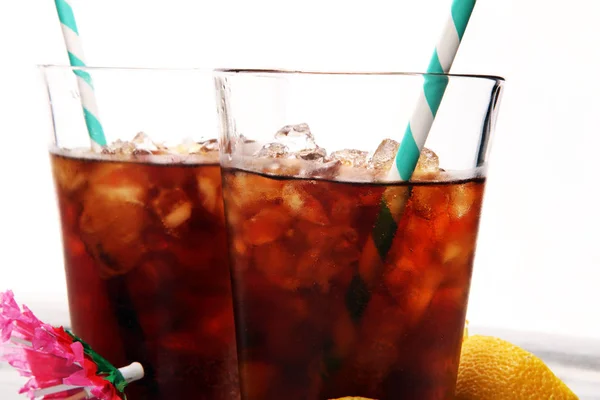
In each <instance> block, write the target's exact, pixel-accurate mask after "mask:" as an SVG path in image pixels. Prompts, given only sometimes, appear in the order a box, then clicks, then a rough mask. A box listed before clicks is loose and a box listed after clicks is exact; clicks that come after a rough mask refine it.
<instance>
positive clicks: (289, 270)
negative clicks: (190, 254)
mask: <svg viewBox="0 0 600 400" xmlns="http://www.w3.org/2000/svg"><path fill="white" fill-rule="evenodd" d="M425 78H427V79H429V80H430V81H435V80H439V83H440V84H445V85H447V90H446V95H445V97H444V100H443V102H442V104H441V106H440V108H439V111H438V114H437V118H436V120H435V123H434V125H433V128H432V130H431V132H430V134H429V136H428V138H427V141H426V143H425V148H424V149H423V150H422V151H421V154H420V158H419V161H418V165H417V168H416V170H415V172H414V174H413V176H412V179H411V180H410V181H409V182H406V181H404V182H403V181H400V180H398V179H394V178H391V177H390V169H391V168H393V163H394V157H395V154H396V152H397V150H398V146H399V142H400V141H401V140H402V138H403V136H404V135H405V132H406V128H407V124H408V121H410V120H411V115H412V112H413V109H414V105H415V103H416V102H417V98H418V97H419V94H420V92H421V90H422V87H423V81H424V79H425ZM215 83H216V88H217V91H218V99H219V102H218V103H219V104H218V105H219V114H220V123H221V155H220V157H221V167H222V169H221V174H222V176H223V197H224V201H225V216H226V221H227V229H228V248H229V253H230V268H231V275H232V282H233V298H234V300H233V303H234V315H235V321H236V332H237V343H238V360H239V368H240V381H241V395H242V398H243V399H246V400H279V399H287V400H307V399H315V400H317V399H318V400H325V399H337V398H342V397H346V396H360V397H365V398H370V399H379V400H397V399H403V400H413V399H414V400H438V399H451V398H453V392H454V387H455V380H456V373H457V368H458V358H459V352H460V344H461V339H462V335H463V328H464V323H465V313H466V307H467V300H468V296H469V285H470V281H471V272H472V265H473V258H474V255H475V244H476V239H477V231H478V225H479V219H480V212H481V206H482V199H483V194H484V188H485V182H486V166H487V159H488V152H489V140H490V136H491V134H492V130H493V128H494V123H495V118H496V113H497V109H498V102H499V96H500V92H501V87H502V83H503V80H502V79H501V78H496V77H475V76H449V75H439V76H427V77H426V76H424V75H419V74H401V73H381V74H379V73H378V74H345V73H301V72H285V71H249V70H220V71H217V72H216V76H215ZM417 122H418V121H417Z"/></svg>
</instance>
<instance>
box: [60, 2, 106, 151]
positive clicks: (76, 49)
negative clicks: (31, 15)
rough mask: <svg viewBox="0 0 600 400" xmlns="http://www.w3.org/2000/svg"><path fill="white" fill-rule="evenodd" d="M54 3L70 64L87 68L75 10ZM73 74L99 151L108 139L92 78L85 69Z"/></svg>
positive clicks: (75, 71) (94, 147)
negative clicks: (101, 121)
mask: <svg viewBox="0 0 600 400" xmlns="http://www.w3.org/2000/svg"><path fill="white" fill-rule="evenodd" d="M54 2H55V3H56V11H57V13H58V18H59V20H60V25H61V28H62V32H63V37H64V40H65V45H66V47H67V53H68V54H69V62H70V64H71V66H72V67H85V66H86V64H85V61H84V60H85V58H84V56H83V46H82V44H81V38H80V37H79V30H78V29H77V23H76V22H75V15H74V14H73V8H72V7H71V5H70V4H69V2H68V1H67V0H54ZM73 72H74V73H75V75H77V85H78V86H79V94H80V96H81V105H82V107H83V116H84V119H85V124H86V126H87V129H88V134H89V136H90V139H91V142H92V148H93V149H95V150H98V149H100V148H102V147H103V146H106V137H105V136H104V130H103V129H102V124H100V119H99V118H98V104H97V103H96V96H95V94H94V85H93V83H92V77H91V76H90V74H89V73H87V72H86V71H84V70H83V69H77V68H75V69H74V70H73Z"/></svg>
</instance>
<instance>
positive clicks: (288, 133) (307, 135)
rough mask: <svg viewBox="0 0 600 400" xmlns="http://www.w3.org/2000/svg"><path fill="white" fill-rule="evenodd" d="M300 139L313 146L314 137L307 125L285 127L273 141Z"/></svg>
mask: <svg viewBox="0 0 600 400" xmlns="http://www.w3.org/2000/svg"><path fill="white" fill-rule="evenodd" d="M295 138H301V139H304V140H306V141H310V142H311V143H313V144H314V139H315V138H314V136H313V134H312V133H311V131H310V127H309V126H308V124H305V123H303V124H297V125H286V126H284V127H283V128H281V129H280V130H279V131H277V133H276V134H275V139H295Z"/></svg>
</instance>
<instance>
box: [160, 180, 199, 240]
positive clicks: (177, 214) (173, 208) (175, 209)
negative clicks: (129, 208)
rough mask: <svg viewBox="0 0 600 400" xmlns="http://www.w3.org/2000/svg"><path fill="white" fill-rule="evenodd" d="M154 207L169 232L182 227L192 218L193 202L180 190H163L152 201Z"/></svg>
mask: <svg viewBox="0 0 600 400" xmlns="http://www.w3.org/2000/svg"><path fill="white" fill-rule="evenodd" d="M152 207H153V210H154V212H155V213H156V215H158V216H159V218H160V219H161V221H162V223H163V224H164V226H165V227H166V228H167V229H169V230H173V229H176V228H178V227H180V226H181V225H183V224H184V223H185V222H186V221H187V220H189V219H190V217H191V216H192V202H191V201H190V199H189V198H188V196H187V194H186V193H185V192H184V191H183V190H182V189H180V188H175V189H163V190H161V191H160V193H159V194H158V196H157V197H156V198H155V199H154V200H152Z"/></svg>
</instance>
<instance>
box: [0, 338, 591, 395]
mask: <svg viewBox="0 0 600 400" xmlns="http://www.w3.org/2000/svg"><path fill="white" fill-rule="evenodd" d="M469 332H470V334H477V333H480V334H487V335H493V336H498V337H501V338H503V339H505V340H508V341H510V342H512V343H514V344H516V345H519V346H521V347H523V348H525V349H527V350H529V351H531V352H533V353H534V354H536V355H538V356H539V357H541V358H542V359H543V360H544V361H545V362H546V363H547V364H548V366H549V367H550V368H551V369H552V370H553V371H554V373H555V374H556V375H557V376H559V377H560V378H561V379H562V380H563V381H565V383H566V384H567V385H568V386H569V387H570V388H571V389H572V390H573V391H574V392H575V393H576V394H577V395H578V396H579V399H580V400H600V340H592V339H581V338H571V337H559V336H555V335H549V334H540V333H526V332H515V331H505V330H499V329H490V328H481V327H470V328H469ZM23 383H24V379H23V378H21V377H20V376H19V375H18V374H17V373H16V372H15V371H14V370H13V369H12V368H11V367H10V366H9V365H6V364H2V363H0V399H1V400H24V399H25V398H26V397H25V396H23V395H18V394H17V393H18V390H19V388H20V386H21V385H22V384H23ZM540 400H541V399H540Z"/></svg>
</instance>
